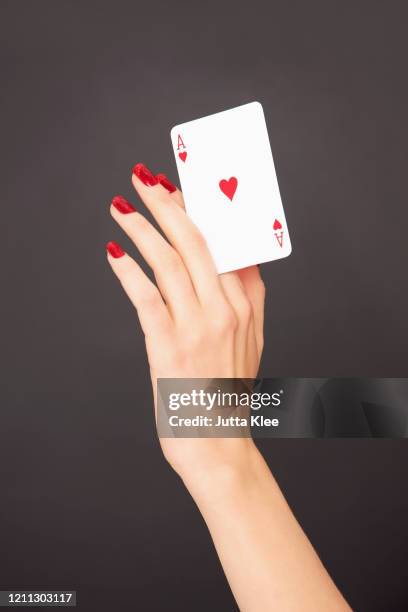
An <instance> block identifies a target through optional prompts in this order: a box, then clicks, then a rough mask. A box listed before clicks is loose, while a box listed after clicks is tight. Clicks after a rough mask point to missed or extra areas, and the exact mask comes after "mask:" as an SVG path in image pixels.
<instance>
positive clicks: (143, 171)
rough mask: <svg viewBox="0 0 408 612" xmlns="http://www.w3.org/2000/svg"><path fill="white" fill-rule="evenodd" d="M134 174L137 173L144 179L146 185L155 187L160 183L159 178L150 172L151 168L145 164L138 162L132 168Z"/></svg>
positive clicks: (138, 176)
mask: <svg viewBox="0 0 408 612" xmlns="http://www.w3.org/2000/svg"><path fill="white" fill-rule="evenodd" d="M132 172H133V174H136V176H137V178H138V179H140V180H141V181H142V183H143V184H144V185H147V186H148V187H153V186H154V185H157V184H158V182H159V181H158V180H157V178H156V177H155V176H154V174H152V172H150V170H149V168H147V166H145V165H144V164H136V166H134V168H133V170H132Z"/></svg>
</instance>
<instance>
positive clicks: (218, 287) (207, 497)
mask: <svg viewBox="0 0 408 612" xmlns="http://www.w3.org/2000/svg"><path fill="white" fill-rule="evenodd" d="M132 183H133V186H134V188H135V190H136V192H137V194H138V195H139V197H140V199H141V200H142V201H143V203H144V204H145V206H146V207H147V209H148V210H149V211H150V213H151V214H152V215H153V217H154V219H155V220H156V222H157V224H158V225H159V227H160V228H161V230H162V232H163V234H164V236H165V237H166V239H165V238H164V237H163V236H162V235H161V234H160V233H159V232H158V231H157V230H156V229H155V228H154V227H153V226H152V225H151V224H150V223H149V222H148V221H147V220H146V219H145V217H144V216H143V215H142V214H141V213H140V212H134V213H130V214H122V213H120V212H119V211H118V210H117V209H116V208H115V207H113V206H111V211H110V212H111V215H112V217H113V218H114V220H115V221H116V222H117V223H118V224H119V225H120V227H121V228H122V229H123V231H124V232H125V233H126V234H127V235H128V236H129V238H130V239H131V240H132V241H133V242H134V244H135V246H136V248H137V249H138V250H139V252H140V253H141V255H142V257H143V258H144V259H145V260H146V262H147V263H148V265H149V266H150V267H151V269H152V270H153V272H154V276H155V280H156V284H154V283H153V282H152V281H150V280H149V278H148V277H147V276H146V275H145V273H144V272H143V271H142V269H141V268H140V266H139V265H138V264H137V263H136V262H135V261H134V259H132V258H131V257H130V256H129V255H127V254H125V255H124V256H123V257H120V258H118V259H115V258H113V257H112V256H111V255H109V254H108V261H109V263H110V265H111V267H112V270H113V272H114V273H115V274H116V276H117V277H118V279H119V281H120V283H121V284H122V286H123V288H124V290H125V292H126V294H127V295H128V297H129V299H130V300H131V302H132V303H133V305H134V306H135V308H136V311H137V314H138V316H139V320H140V324H141V327H142V330H143V333H144V335H145V340H146V351H147V356H148V360H149V365H150V373H151V379H152V387H153V394H154V396H155V393H156V380H157V378H158V377H163V378H166V377H167V378H207V377H208V378H255V377H256V375H257V372H258V368H259V362H260V359H261V355H262V349H263V318H264V299H265V287H264V284H263V282H262V279H261V276H260V273H259V270H258V267H257V266H253V267H250V268H246V269H243V270H239V271H237V272H229V273H226V274H221V275H218V274H217V273H216V270H215V267H214V263H213V261H212V258H211V255H210V253H209V251H208V248H207V246H206V243H205V240H204V238H203V237H202V235H201V234H200V232H199V231H198V229H197V228H196V227H195V225H194V224H193V223H192V221H191V220H190V219H189V217H188V216H187V215H186V214H185V211H184V203H183V197H182V194H181V192H180V191H178V190H177V191H175V192H174V193H171V194H170V193H168V191H167V190H166V189H165V188H164V187H162V185H160V184H158V185H155V186H152V187H148V186H145V185H144V184H143V183H142V182H141V181H140V180H139V179H138V178H137V177H136V176H135V175H133V176H132ZM154 400H155V406H156V398H155V397H154ZM160 444H161V447H162V450H163V454H164V456H165V458H166V460H167V461H168V462H169V464H170V465H171V466H172V468H173V469H174V470H175V471H176V472H177V473H178V474H179V476H180V477H181V479H182V480H183V482H184V484H185V486H186V487H187V489H188V490H189V492H190V494H191V495H192V497H193V499H194V500H195V502H196V504H197V506H198V508H199V510H200V512H201V513H202V515H203V517H204V520H205V522H206V524H207V526H208V529H209V531H210V534H211V537H212V539H213V542H214V545H215V548H216V550H217V553H218V555H219V558H220V560H221V563H222V566H223V568H224V572H225V574H226V577H227V579H228V582H229V584H230V587H231V589H232V592H233V594H234V596H235V598H236V601H237V603H238V606H239V608H240V609H241V610H243V611H248V612H266V611H268V612H270V611H274V610H276V611H279V612H289V611H290V612H294V611H296V612H297V611H299V610H302V611H303V612H309V611H310V612H319V611H322V612H331V611H333V612H334V611H336V612H337V611H338V612H340V611H345V610H350V607H349V606H348V604H347V603H346V602H345V600H344V599H343V597H342V595H341V594H340V593H339V591H338V590H337V588H336V586H335V585H334V583H333V581H332V580H331V578H330V577H329V575H328V574H327V572H326V570H325V568H324V567H323V565H322V563H321V561H320V559H319V558H318V556H317V554H316V553H315V551H314V549H313V547H312V546H311V544H310V542H309V541H308V539H307V538H306V536H305V534H304V532H303V531H302V529H301V527H300V526H299V524H298V522H297V521H296V519H295V517H294V516H293V514H292V512H291V510H290V508H289V506H288V505H287V503H286V501H285V499H284V497H283V495H282V493H281V491H280V489H279V487H278V485H277V483H276V481H275V479H274V477H273V476H272V474H271V472H270V470H269V468H268V467H267V465H266V463H265V461H264V460H263V458H262V456H261V455H260V453H259V451H258V449H257V448H256V446H255V444H254V442H253V440H252V439H251V438H225V439H223V438H184V439H183V438H161V439H160Z"/></svg>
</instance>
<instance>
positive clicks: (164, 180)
mask: <svg viewBox="0 0 408 612" xmlns="http://www.w3.org/2000/svg"><path fill="white" fill-rule="evenodd" d="M156 178H157V180H158V181H159V183H160V185H163V187H164V188H165V189H167V191H168V192H169V193H174V192H175V191H176V189H177V187H176V186H175V185H173V183H171V182H170V181H169V179H168V178H167V176H166V175H165V174H156Z"/></svg>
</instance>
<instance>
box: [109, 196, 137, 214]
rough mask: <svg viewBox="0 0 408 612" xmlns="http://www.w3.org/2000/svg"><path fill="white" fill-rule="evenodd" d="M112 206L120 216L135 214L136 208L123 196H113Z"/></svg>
mask: <svg viewBox="0 0 408 612" xmlns="http://www.w3.org/2000/svg"><path fill="white" fill-rule="evenodd" d="M112 205H113V206H114V207H115V208H116V209H117V210H118V211H119V212H120V213H122V214H124V215H127V214H129V213H132V212H136V208H135V207H134V206H132V204H131V203H130V202H128V201H127V200H126V199H125V198H124V197H123V196H119V195H118V196H115V197H114V198H113V200H112Z"/></svg>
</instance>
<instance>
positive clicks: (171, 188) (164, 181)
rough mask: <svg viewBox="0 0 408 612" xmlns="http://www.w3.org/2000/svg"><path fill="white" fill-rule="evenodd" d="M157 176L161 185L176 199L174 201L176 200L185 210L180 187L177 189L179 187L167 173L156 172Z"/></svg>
mask: <svg viewBox="0 0 408 612" xmlns="http://www.w3.org/2000/svg"><path fill="white" fill-rule="evenodd" d="M156 178H157V180H158V181H159V183H160V185H161V186H162V187H164V189H166V190H167V192H168V193H169V194H170V195H171V199H172V200H174V202H176V204H178V205H179V206H180V208H182V209H183V210H185V206H184V198H183V194H182V193H181V191H180V189H177V187H176V186H175V185H173V183H172V182H171V181H170V180H169V179H168V178H167V176H166V175H165V174H156Z"/></svg>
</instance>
